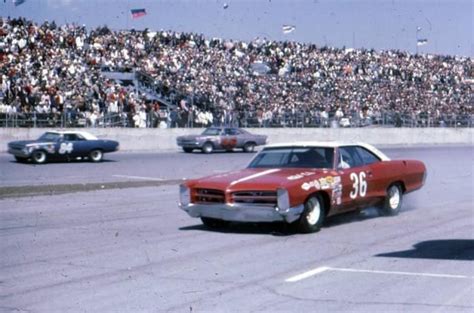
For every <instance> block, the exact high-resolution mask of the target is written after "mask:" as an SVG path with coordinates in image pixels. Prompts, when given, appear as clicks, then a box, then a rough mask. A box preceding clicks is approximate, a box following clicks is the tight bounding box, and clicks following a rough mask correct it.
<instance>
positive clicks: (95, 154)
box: [89, 149, 104, 162]
mask: <svg viewBox="0 0 474 313" xmlns="http://www.w3.org/2000/svg"><path fill="white" fill-rule="evenodd" d="M103 157H104V153H103V152H102V151H101V150H98V149H96V150H92V151H91V152H90V153H89V160H91V161H92V162H100V161H102V158H103Z"/></svg>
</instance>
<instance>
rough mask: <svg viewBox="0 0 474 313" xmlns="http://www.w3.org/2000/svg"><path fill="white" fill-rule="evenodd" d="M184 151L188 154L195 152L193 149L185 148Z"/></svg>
mask: <svg viewBox="0 0 474 313" xmlns="http://www.w3.org/2000/svg"><path fill="white" fill-rule="evenodd" d="M183 151H184V152H186V153H191V152H193V148H184V147H183Z"/></svg>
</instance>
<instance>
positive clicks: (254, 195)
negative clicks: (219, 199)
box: [231, 191, 277, 206]
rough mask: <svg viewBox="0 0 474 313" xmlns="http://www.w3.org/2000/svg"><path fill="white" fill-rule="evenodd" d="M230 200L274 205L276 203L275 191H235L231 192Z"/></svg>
mask: <svg viewBox="0 0 474 313" xmlns="http://www.w3.org/2000/svg"><path fill="white" fill-rule="evenodd" d="M231 200H232V202H234V203H252V204H263V205H268V206H275V205H276V204H277V193H276V192H275V191H237V192H233V193H232V196H231Z"/></svg>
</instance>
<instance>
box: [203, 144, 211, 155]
mask: <svg viewBox="0 0 474 313" xmlns="http://www.w3.org/2000/svg"><path fill="white" fill-rule="evenodd" d="M213 150H214V145H213V144H212V143H211V142H206V143H205V144H204V145H203V146H202V152H203V153H206V154H208V153H211V152H212V151H213Z"/></svg>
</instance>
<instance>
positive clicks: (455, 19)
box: [0, 0, 474, 57]
mask: <svg viewBox="0 0 474 313" xmlns="http://www.w3.org/2000/svg"><path fill="white" fill-rule="evenodd" d="M0 1H1V2H0V16H2V17H6V16H11V17H19V16H21V17H26V18H28V19H32V20H34V21H36V22H43V21H45V20H48V21H53V20H54V21H56V23H58V24H64V23H73V22H74V23H77V24H80V25H82V24H85V25H86V26H87V27H88V28H91V27H96V26H102V25H107V26H109V27H110V28H112V29H115V30H117V29H132V28H134V29H145V28H149V29H152V30H174V31H185V32H195V33H202V34H204V35H205V36H206V37H220V38H225V39H236V40H245V41H249V40H252V39H254V38H256V37H260V38H267V39H272V40H290V41H299V42H311V43H315V44H316V45H318V46H323V45H328V46H333V47H347V48H367V49H372V48H373V49H376V50H388V49H399V50H404V51H409V52H411V53H415V52H416V51H417V44H416V42H417V38H418V39H427V40H428V43H427V44H425V45H423V46H418V50H419V53H433V54H442V55H460V56H469V57H472V56H473V51H474V44H473V28H474V27H473V16H474V8H473V1H471V0H27V1H26V2H24V3H23V4H21V5H19V6H14V4H13V1H12V0H0ZM137 8H144V9H146V11H147V15H146V16H144V17H141V18H138V19H132V18H131V15H130V10H131V9H137ZM284 25H290V26H294V27H295V29H294V31H292V32H290V33H287V34H285V33H284V32H283V31H282V27H283V26H284ZM417 29H418V30H417Z"/></svg>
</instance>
